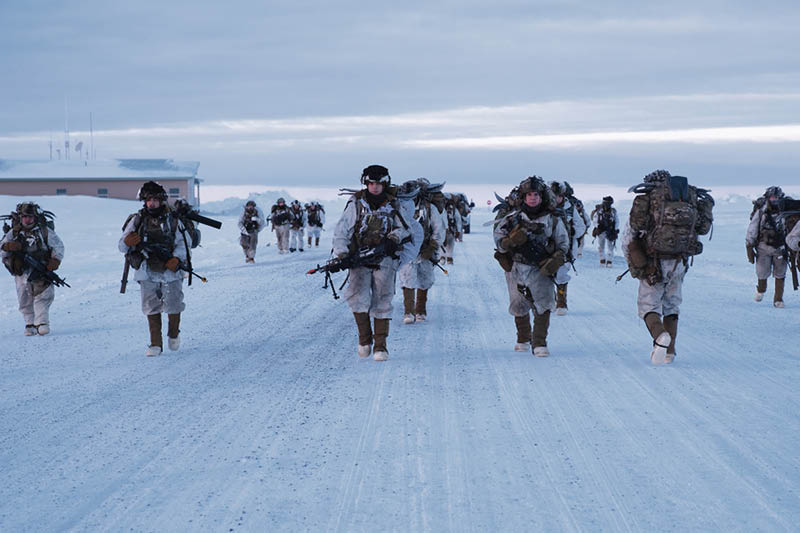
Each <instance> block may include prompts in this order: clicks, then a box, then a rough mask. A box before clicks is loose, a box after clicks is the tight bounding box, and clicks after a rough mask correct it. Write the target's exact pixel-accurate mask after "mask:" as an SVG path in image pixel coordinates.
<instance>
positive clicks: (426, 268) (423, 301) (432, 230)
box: [397, 178, 445, 324]
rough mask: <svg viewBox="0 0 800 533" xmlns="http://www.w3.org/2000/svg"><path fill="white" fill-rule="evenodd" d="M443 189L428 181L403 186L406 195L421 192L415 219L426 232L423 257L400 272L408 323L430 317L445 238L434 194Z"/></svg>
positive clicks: (423, 239)
mask: <svg viewBox="0 0 800 533" xmlns="http://www.w3.org/2000/svg"><path fill="white" fill-rule="evenodd" d="M441 188H442V184H439V185H433V186H432V185H431V184H430V182H429V181H428V180H427V179H425V178H420V179H418V180H411V181H407V182H406V183H404V184H403V186H402V187H401V190H403V191H404V192H412V191H417V193H416V196H415V198H414V205H415V206H416V209H415V210H414V220H416V221H417V222H419V224H420V226H422V232H423V238H422V245H421V246H420V250H419V255H418V256H417V257H416V259H414V260H413V261H411V262H409V263H406V264H405V265H403V266H402V267H401V268H400V270H398V272H397V274H398V277H399V279H400V287H402V289H403V323H404V324H413V323H414V322H424V321H425V320H427V318H428V310H427V302H428V290H430V288H431V287H433V283H434V269H435V266H434V265H435V264H438V262H439V251H440V250H441V248H442V245H443V244H444V236H445V228H444V218H443V216H442V212H440V211H439V208H438V207H437V206H436V205H435V204H433V205H431V195H432V194H434V193H436V192H438V191H439V190H441ZM415 290H416V295H415V294H414V291H415ZM415 296H416V298H415Z"/></svg>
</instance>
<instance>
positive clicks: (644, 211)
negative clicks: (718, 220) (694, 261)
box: [630, 172, 714, 258]
mask: <svg viewBox="0 0 800 533" xmlns="http://www.w3.org/2000/svg"><path fill="white" fill-rule="evenodd" d="M663 174H664V175H662V176H660V177H661V178H662V179H660V180H657V181H651V182H650V183H644V184H642V185H639V186H636V187H632V188H631V190H632V191H633V192H637V193H640V194H639V195H638V196H636V198H634V200H633V206H632V207H631V214H630V225H631V229H632V230H633V232H634V233H635V234H636V235H643V236H644V242H643V244H644V245H645V250H644V251H645V253H646V254H647V255H648V256H649V257H653V258H675V257H683V258H687V257H689V256H693V255H697V254H700V253H701V252H702V251H703V245H702V243H700V241H699V240H698V239H697V236H698V235H705V234H707V233H708V232H709V231H710V230H711V227H712V224H713V221H714V217H713V213H712V211H713V207H714V199H713V198H712V197H711V195H709V194H708V191H706V190H705V189H698V188H696V187H694V186H691V185H689V183H688V180H687V179H686V178H685V177H683V176H671V175H669V174H668V173H666V172H664V173H663Z"/></svg>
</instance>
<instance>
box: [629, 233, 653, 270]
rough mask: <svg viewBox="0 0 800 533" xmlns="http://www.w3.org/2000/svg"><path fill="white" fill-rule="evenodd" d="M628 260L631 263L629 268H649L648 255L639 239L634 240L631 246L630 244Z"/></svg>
mask: <svg viewBox="0 0 800 533" xmlns="http://www.w3.org/2000/svg"><path fill="white" fill-rule="evenodd" d="M628 258H629V263H628V266H630V267H631V270H633V269H635V268H636V269H642V268H644V267H646V266H647V263H648V261H647V254H646V253H645V251H644V249H643V243H642V241H641V240H639V239H633V240H632V241H631V242H630V244H628Z"/></svg>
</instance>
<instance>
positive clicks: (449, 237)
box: [444, 193, 462, 265]
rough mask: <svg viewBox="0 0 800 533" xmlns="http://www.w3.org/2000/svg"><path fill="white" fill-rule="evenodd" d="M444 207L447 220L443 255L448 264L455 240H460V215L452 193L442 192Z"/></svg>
mask: <svg viewBox="0 0 800 533" xmlns="http://www.w3.org/2000/svg"><path fill="white" fill-rule="evenodd" d="M444 199H445V204H444V209H445V216H446V220H447V229H446V232H445V239H444V257H445V259H446V260H447V264H448V265H452V264H453V250H454V248H455V246H456V241H460V240H461V232H462V226H461V224H462V219H461V215H460V213H459V212H458V210H457V209H456V201H455V198H453V194H452V193H444Z"/></svg>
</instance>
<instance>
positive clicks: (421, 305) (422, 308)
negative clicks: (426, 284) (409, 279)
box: [414, 289, 428, 322]
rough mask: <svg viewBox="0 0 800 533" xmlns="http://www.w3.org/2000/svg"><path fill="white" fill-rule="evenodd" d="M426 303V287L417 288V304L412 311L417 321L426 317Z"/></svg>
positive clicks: (421, 320) (422, 320) (423, 320)
mask: <svg viewBox="0 0 800 533" xmlns="http://www.w3.org/2000/svg"><path fill="white" fill-rule="evenodd" d="M427 304H428V290H427V289H417V305H416V308H415V309H414V313H415V314H416V316H415V317H414V318H415V319H416V320H417V322H425V320H426V319H427V318H428V310H427V308H426V306H427Z"/></svg>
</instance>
